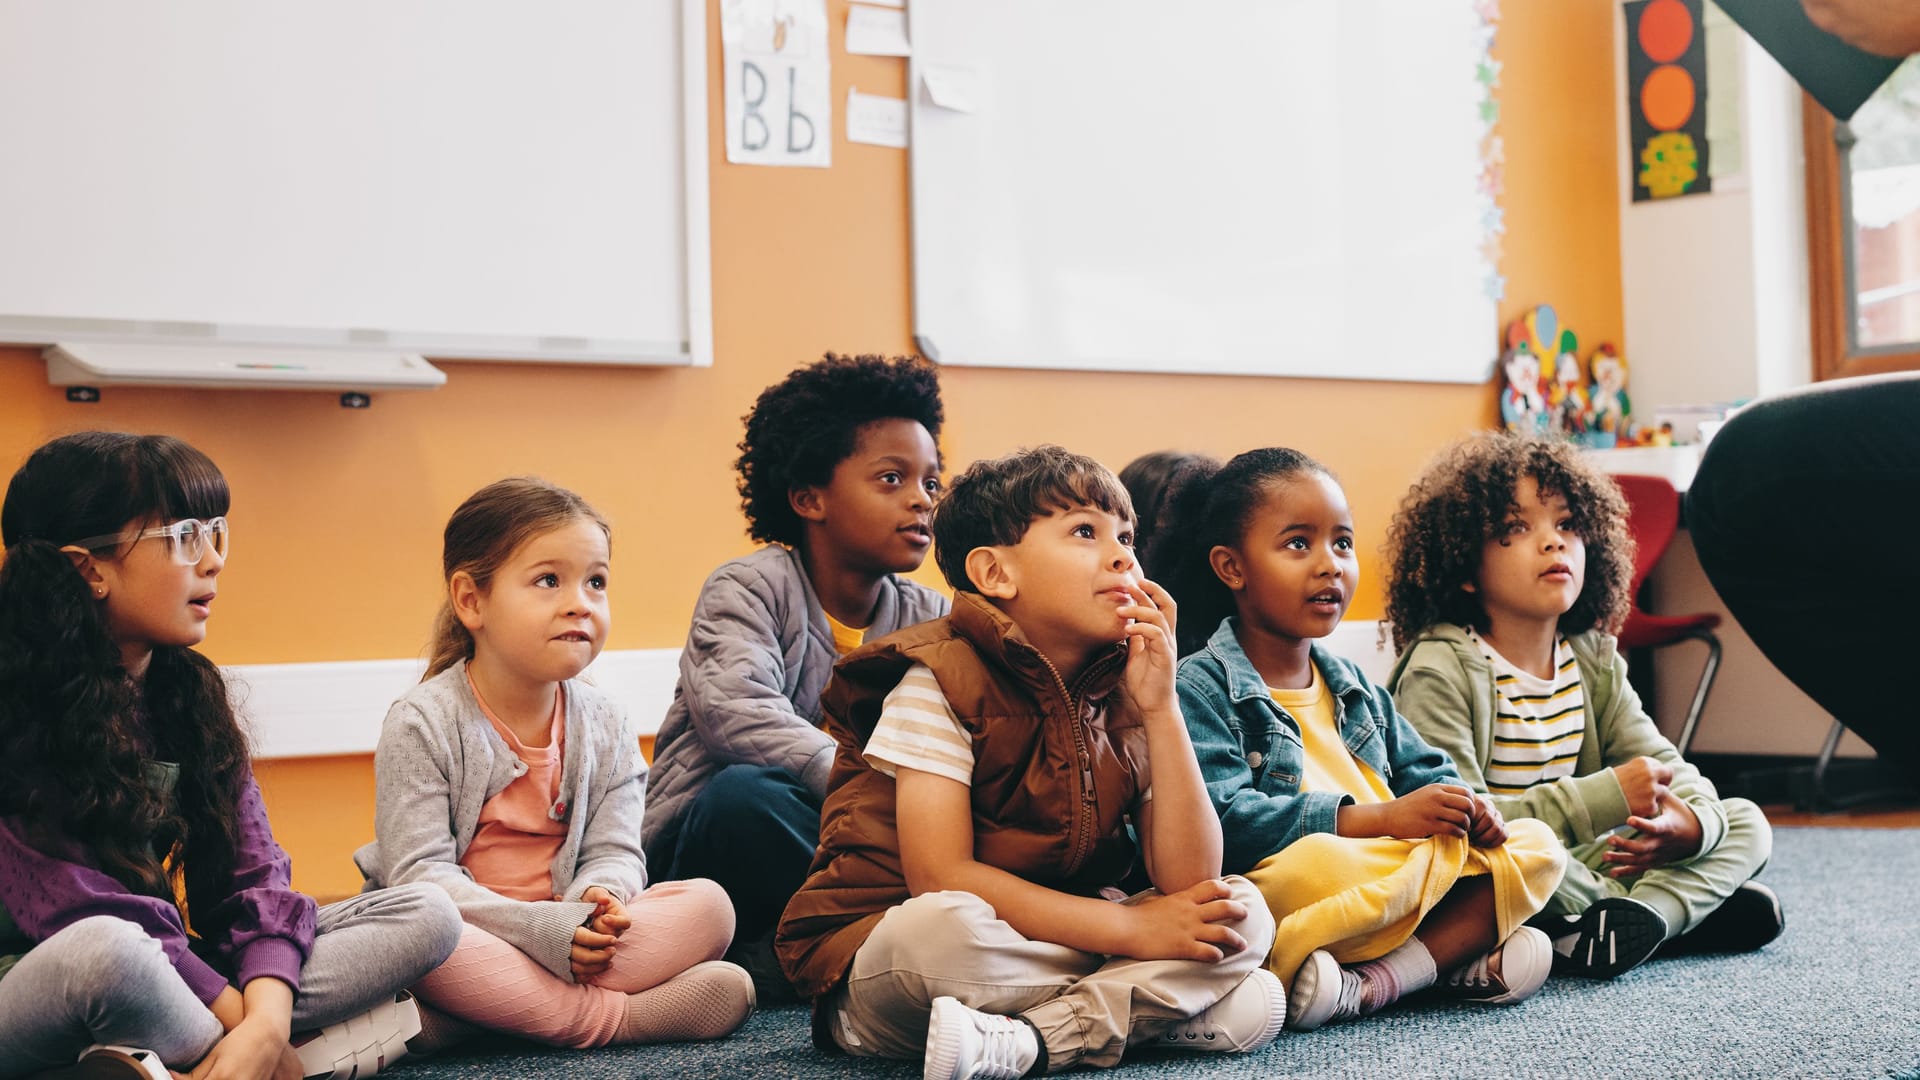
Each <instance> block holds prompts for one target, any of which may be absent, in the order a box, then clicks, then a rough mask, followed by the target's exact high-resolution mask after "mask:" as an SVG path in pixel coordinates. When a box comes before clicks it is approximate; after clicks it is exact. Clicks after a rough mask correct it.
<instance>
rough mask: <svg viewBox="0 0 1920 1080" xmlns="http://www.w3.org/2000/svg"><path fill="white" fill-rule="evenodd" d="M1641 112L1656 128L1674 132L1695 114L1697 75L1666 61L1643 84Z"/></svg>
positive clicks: (1641, 86) (1641, 88)
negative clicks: (1694, 86)
mask: <svg viewBox="0 0 1920 1080" xmlns="http://www.w3.org/2000/svg"><path fill="white" fill-rule="evenodd" d="M1640 113H1641V115H1643V116H1645V117H1646V118H1647V123H1649V124H1651V125H1653V129H1654V130H1655V131H1674V130H1677V129H1678V128H1679V127H1680V126H1681V125H1683V124H1685V123H1686V122H1687V119H1688V117H1691V116H1692V115H1693V76H1691V75H1689V74H1687V69H1686V68H1683V67H1679V66H1677V65H1674V64H1662V65H1660V66H1659V67H1657V68H1654V69H1653V73H1652V74H1651V75H1648V76H1647V81H1646V82H1644V83H1641V84H1640Z"/></svg>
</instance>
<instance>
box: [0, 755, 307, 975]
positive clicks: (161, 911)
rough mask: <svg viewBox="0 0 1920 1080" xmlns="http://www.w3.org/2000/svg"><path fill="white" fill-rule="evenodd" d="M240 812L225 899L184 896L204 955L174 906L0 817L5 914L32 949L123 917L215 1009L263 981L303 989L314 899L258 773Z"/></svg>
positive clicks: (71, 848)
mask: <svg viewBox="0 0 1920 1080" xmlns="http://www.w3.org/2000/svg"><path fill="white" fill-rule="evenodd" d="M237 810H238V813H239V817H240V830H239V846H238V850H236V851H235V852H234V864H233V877H232V879H231V881H230V882H229V884H228V886H227V887H226V888H225V889H223V890H220V892H221V893H222V895H212V896H197V895H193V896H189V897H188V898H187V899H188V907H189V908H190V909H191V910H192V911H193V913H194V933H195V934H196V935H198V936H199V938H200V941H199V951H198V952H197V953H196V952H195V951H194V950H193V949H190V948H189V947H188V937H187V928H186V924H185V922H184V920H183V919H182V918H181V915H180V909H179V908H177V907H175V906H174V905H173V904H172V903H171V902H170V901H167V900H163V899H160V898H158V897H152V896H141V895H138V894H135V893H131V892H128V891H127V888H126V886H124V885H122V884H120V882H118V881H117V880H115V879H114V878H113V877H112V876H111V875H109V874H107V873H105V872H103V871H101V870H100V869H98V868H97V867H96V866H94V865H93V860H92V859H90V858H89V857H88V853H86V852H85V851H83V850H81V849H80V848H79V847H78V845H74V844H67V845H64V846H63V847H62V848H61V849H59V850H58V853H57V854H53V855H49V854H47V853H46V852H43V851H41V850H39V849H38V848H35V847H34V846H32V845H30V844H28V843H26V842H25V841H24V840H23V839H22V836H23V835H24V832H25V830H24V824H25V823H24V822H22V821H21V819H19V818H17V817H0V910H4V911H5V912H6V914H7V915H8V916H10V917H11V918H12V920H13V922H14V923H15V924H16V925H17V926H18V928H19V930H20V933H21V934H23V935H24V936H25V937H26V938H27V940H29V941H32V942H35V943H38V942H41V941H45V940H46V939H47V938H48V937H51V936H52V935H53V934H55V933H57V932H58V931H60V930H62V929H64V928H65V927H67V926H69V925H71V924H73V923H75V922H78V921H79V920H81V919H84V918H87V917H89V916H92V915H110V916H113V917H116V918H121V919H126V920H127V921H129V922H132V923H134V924H135V925H137V926H139V927H140V928H141V929H142V930H145V931H146V932H147V933H148V934H149V935H151V936H152V937H153V938H154V939H155V940H157V941H159V942H160V945H161V947H162V948H163V949H165V950H166V954H167V958H168V959H169V960H171V961H172V962H173V966H174V969H175V970H177V971H178V972H179V973H180V978H181V979H182V980H183V981H185V982H186V984H187V986H188V988H189V989H191V990H192V991H193V992H194V994H195V995H197V996H198V997H199V998H200V1000H201V1001H203V1002H206V1003H208V1004H212V1002H213V999H214V998H216V997H218V996H219V995H220V991H222V990H224V989H226V988H227V986H228V985H230V984H231V985H236V986H241V987H244V986H246V984H247V983H248V982H250V981H252V980H253V979H257V978H260V977H261V976H263V975H264V976H271V977H273V978H276V979H280V980H282V981H283V982H285V983H286V984H287V985H288V986H291V987H293V988H294V989H295V990H298V989H299V988H300V968H301V966H302V965H304V964H305V963H306V959H307V954H308V952H309V951H311V950H312V948H313V933H314V910H315V907H314V902H313V900H312V899H311V898H310V897H307V896H305V895H303V894H301V893H297V892H294V891H293V888H292V886H291V881H292V867H293V864H292V862H291V861H290V860H289V859H288V858H287V853H286V852H285V851H283V850H281V848H280V845H279V844H278V843H275V842H274V839H273V831H272V829H270V828H269V827H268V826H267V808H266V805H265V804H264V803H263V802H262V801H261V799H260V788H259V786H258V785H256V784H255V783H254V780H253V775H252V774H251V773H249V774H248V775H247V778H246V786H245V788H244V790H242V792H241V794H240V804H239V806H238V808H237Z"/></svg>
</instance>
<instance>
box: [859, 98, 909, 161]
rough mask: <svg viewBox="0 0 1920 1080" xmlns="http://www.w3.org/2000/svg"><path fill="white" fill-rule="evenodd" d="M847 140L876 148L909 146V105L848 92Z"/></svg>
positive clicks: (900, 100)
mask: <svg viewBox="0 0 1920 1080" xmlns="http://www.w3.org/2000/svg"><path fill="white" fill-rule="evenodd" d="M847 141H848V142H857V143H871V144H872V145H874V146H895V147H899V148H900V149H902V150H904V149H906V146H907V103H906V100H905V99H904V98H890V97H881V96H880V95H878V94H863V93H861V92H860V91H858V90H853V89H849V90H848V91H847Z"/></svg>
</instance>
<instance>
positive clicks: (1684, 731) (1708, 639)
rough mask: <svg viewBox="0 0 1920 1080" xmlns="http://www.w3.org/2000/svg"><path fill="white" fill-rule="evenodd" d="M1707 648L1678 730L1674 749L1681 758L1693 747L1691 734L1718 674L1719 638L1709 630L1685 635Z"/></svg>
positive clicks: (1698, 722) (1704, 707) (1696, 725)
mask: <svg viewBox="0 0 1920 1080" xmlns="http://www.w3.org/2000/svg"><path fill="white" fill-rule="evenodd" d="M1687 636H1688V637H1690V638H1693V639H1695V640H1698V641H1703V642H1705V643H1706V646H1707V663H1706V666H1705V667H1703V668H1701V670H1700V682H1699V685H1697V686H1695V687H1694V689H1693V704H1692V705H1691V706H1689V707H1688V709H1687V722H1686V724H1685V725H1683V726H1682V727H1681V728H1680V739H1679V741H1678V742H1677V743H1676V744H1675V746H1674V749H1676V750H1678V751H1680V756H1681V757H1686V756H1687V748H1688V747H1689V746H1692V745H1693V733H1694V730H1695V729H1696V728H1698V727H1699V726H1700V714H1701V713H1702V712H1704V711H1705V710H1706V707H1707V692H1708V691H1709V690H1712V689H1713V677H1714V676H1715V675H1717V674H1719V672H1720V637H1719V635H1717V634H1715V633H1714V632H1713V631H1711V630H1696V631H1694V632H1693V633H1691V634H1688V635H1687Z"/></svg>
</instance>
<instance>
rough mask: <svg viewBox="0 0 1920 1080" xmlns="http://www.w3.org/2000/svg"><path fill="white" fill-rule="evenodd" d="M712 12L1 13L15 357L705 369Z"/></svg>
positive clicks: (5, 287)
mask: <svg viewBox="0 0 1920 1080" xmlns="http://www.w3.org/2000/svg"><path fill="white" fill-rule="evenodd" d="M705 42H706V11H705V6H704V4H703V3H702V0H540V2H538V3H530V2H526V0H305V2H295V3H261V2H260V0H169V2H166V3H128V2H126V0H0V147H4V148H5V155H6V161H7V165H6V167H5V168H4V169H0V340H5V341H15V342H22V343H37V342H39V343H44V342H50V341H54V340H69V339H82V340H85V339H93V340H100V339H109V340H136V341H137V340H146V341H167V342H179V341H182V340H192V339H205V340H221V341H242V342H251V343H281V344H303V345H304V344H314V345H349V344H379V345H383V346H402V347H406V348H409V349H412V350H414V351H419V352H424V353H427V354H430V355H434V356H441V357H451V358H479V359H487V358H500V359H521V360H541V359H549V360H572V361H606V362H642V363H683V364H684V363H707V362H709V361H710V357H711V352H712V346H711V338H712V330H711V323H712V319H711V314H710V307H711V304H710V295H709V291H710V284H709V280H710V274H709V254H708V233H709V229H708V220H707V156H706V144H707V125H706V97H707V86H706V43H705Z"/></svg>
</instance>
